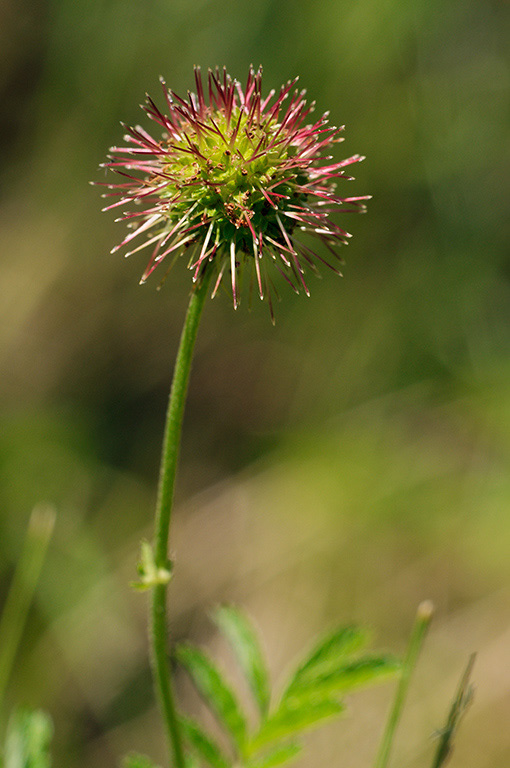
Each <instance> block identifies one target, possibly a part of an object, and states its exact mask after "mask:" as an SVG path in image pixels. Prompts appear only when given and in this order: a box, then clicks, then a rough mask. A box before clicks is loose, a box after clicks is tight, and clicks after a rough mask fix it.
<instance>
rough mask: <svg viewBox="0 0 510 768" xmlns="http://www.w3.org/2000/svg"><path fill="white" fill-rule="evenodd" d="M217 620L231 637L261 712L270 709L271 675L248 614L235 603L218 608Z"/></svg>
mask: <svg viewBox="0 0 510 768" xmlns="http://www.w3.org/2000/svg"><path fill="white" fill-rule="evenodd" d="M213 618H214V621H215V622H216V624H217V626H218V627H219V629H220V630H221V631H222V632H223V634H224V635H225V637H226V638H227V639H228V641H229V643H230V645H231V647H232V650H233V651H234V653H235V655H236V656H237V659H238V661H239V664H240V666H241V669H242V671H243V673H244V675H245V677H246V680H247V681H248V684H249V686H250V689H251V691H252V693H253V696H254V698H255V701H256V703H257V706H258V708H259V711H260V714H261V715H262V716H265V715H267V712H268V710H269V697H270V693H269V687H270V683H269V675H268V672H267V667H266V663H265V661H264V656H263V653H262V649H261V647H260V645H259V642H258V638H257V635H256V634H255V632H254V631H253V627H252V625H251V624H250V622H249V621H248V619H247V618H246V616H245V615H244V614H243V613H242V612H241V611H240V610H239V609H238V608H234V607H233V606H227V605H225V606H223V607H221V608H218V610H217V611H216V612H215V614H214V617H213Z"/></svg>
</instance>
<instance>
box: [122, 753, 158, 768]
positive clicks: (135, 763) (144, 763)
mask: <svg viewBox="0 0 510 768" xmlns="http://www.w3.org/2000/svg"><path fill="white" fill-rule="evenodd" d="M122 768H158V766H157V765H156V763H153V762H152V760H151V759H150V758H149V757H146V756H145V755H138V754H134V753H133V754H130V755H126V757H125V758H124V760H123V761H122Z"/></svg>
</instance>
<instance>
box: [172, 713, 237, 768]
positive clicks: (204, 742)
mask: <svg viewBox="0 0 510 768" xmlns="http://www.w3.org/2000/svg"><path fill="white" fill-rule="evenodd" d="M179 722H180V725H181V730H182V733H183V735H184V738H185V740H186V741H187V742H188V744H189V746H190V747H191V748H192V749H193V750H194V751H195V752H197V754H198V755H199V756H200V757H201V758H203V759H204V760H205V762H206V763H207V764H208V765H210V766H212V768H229V766H230V764H231V763H230V761H229V760H228V759H227V758H226V757H225V755H224V754H223V753H222V751H221V749H220V748H219V746H218V745H217V744H216V742H215V741H214V739H212V738H211V737H210V736H209V734H207V733H206V732H205V731H204V730H203V729H202V728H201V727H200V726H199V725H198V723H196V722H195V721H194V720H191V719H190V718H184V717H183V718H181V719H180V721H179Z"/></svg>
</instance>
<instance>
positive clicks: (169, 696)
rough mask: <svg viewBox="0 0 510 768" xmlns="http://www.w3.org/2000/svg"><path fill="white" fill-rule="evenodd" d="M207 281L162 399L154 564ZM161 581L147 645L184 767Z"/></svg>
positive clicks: (163, 533)
mask: <svg viewBox="0 0 510 768" xmlns="http://www.w3.org/2000/svg"><path fill="white" fill-rule="evenodd" d="M207 288H208V281H207V280H203V281H202V282H201V284H200V285H199V286H198V287H197V288H196V289H195V290H194V291H193V293H192V294H191V298H190V302H189V305H188V311H187V313H186V319H185V321H184V326H183V329H182V334H181V340H180V344H179V350H178V352H177V358H176V362H175V368H174V375H173V380H172V388H171V390H170V398H169V401H168V410H167V415H166V423H165V433H164V438H163V448H162V452H161V467H160V473H159V486H158V498H157V503H156V516H155V526H154V560H155V564H156V567H157V568H158V569H167V568H168V565H169V564H168V539H169V532H170V520H171V514H172V502H173V496H174V486H175V475H176V470H177V461H178V457H179V446H180V440H181V430H182V420H183V415H184V406H185V403H186V393H187V390H188V381H189V375H190V370H191V361H192V358H193V349H194V346H195V339H196V336H197V331H198V325H199V322H200V316H201V314H202V309H203V306H204V300H205V297H206V295H207ZM166 593H167V584H166V583H158V584H156V585H155V586H154V588H153V591H152V609H151V632H150V640H151V648H152V672H153V676H154V683H155V687H156V692H157V695H158V699H159V704H160V707H161V711H162V714H163V719H164V723H165V728H166V733H167V737H168V741H169V746H170V750H171V754H172V756H173V766H174V768H184V762H185V761H184V752H183V746H182V740H181V733H180V728H179V723H178V717H177V710H176V706H175V699H174V693H173V685H172V676H171V667H170V663H169V659H168V645H167V600H166Z"/></svg>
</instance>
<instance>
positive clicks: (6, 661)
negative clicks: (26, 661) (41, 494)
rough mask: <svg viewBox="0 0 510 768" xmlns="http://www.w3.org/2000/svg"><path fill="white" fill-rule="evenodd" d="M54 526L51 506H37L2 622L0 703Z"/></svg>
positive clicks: (0, 640) (0, 630) (0, 635)
mask: <svg viewBox="0 0 510 768" xmlns="http://www.w3.org/2000/svg"><path fill="white" fill-rule="evenodd" d="M54 524H55V510H54V509H53V507H50V506H48V505H45V504H40V505H38V506H37V507H35V508H34V510H33V512H32V514H31V515H30V520H29V523H28V530H27V533H26V536H25V542H24V546H23V551H22V553H21V556H20V558H19V560H18V564H17V566H16V570H15V572H14V576H13V579H12V582H11V586H10V589H9V592H8V594H7V599H6V601H5V604H4V608H3V611H2V617H1V619H0V702H2V701H3V697H4V694H5V689H6V687H7V683H8V682H9V677H10V674H11V670H12V665H13V663H14V659H15V656H16V651H17V649H18V645H19V641H20V639H21V635H22V633H23V628H24V626H25V622H26V619H27V615H28V610H29V608H30V603H31V602H32V598H33V595H34V592H35V588H36V585H37V581H38V579H39V574H40V573H41V568H42V564H43V562H44V558H45V555H46V550H47V548H48V544H49V541H50V538H51V534H52V532H53V527H54Z"/></svg>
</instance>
